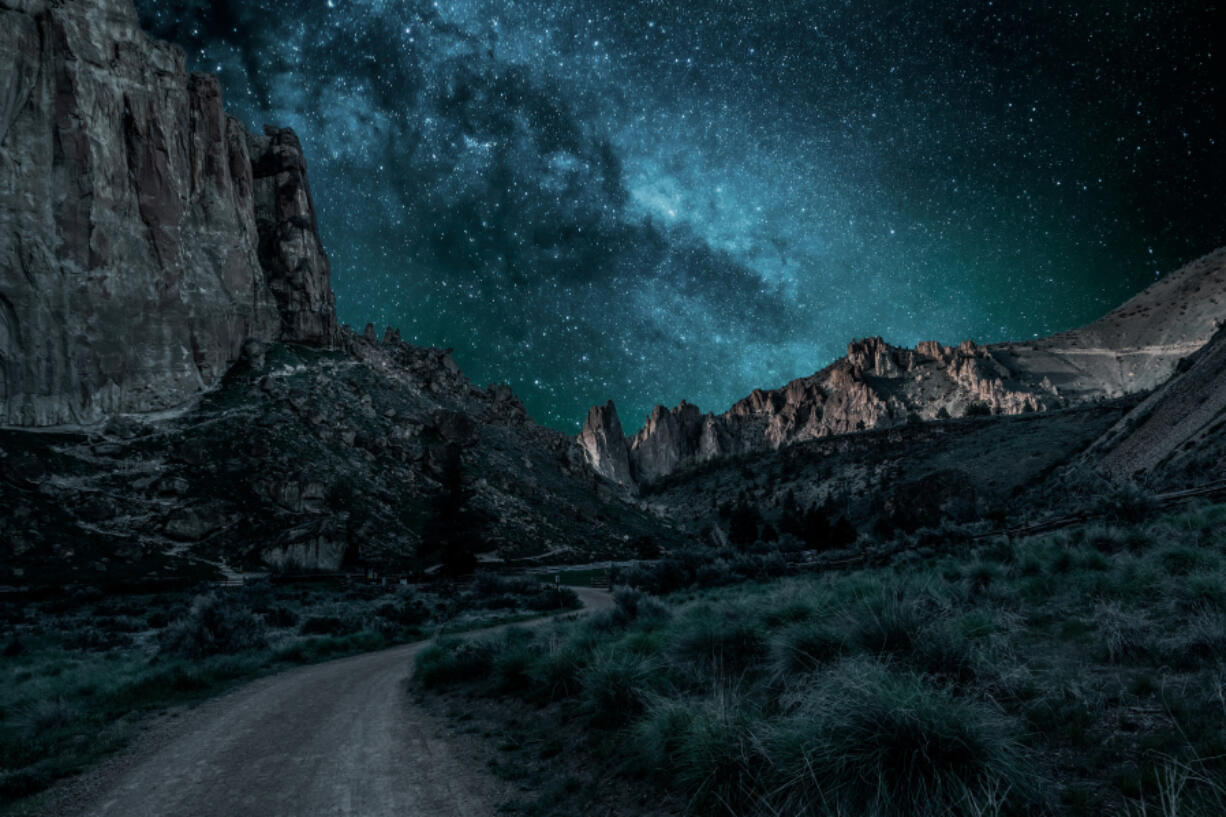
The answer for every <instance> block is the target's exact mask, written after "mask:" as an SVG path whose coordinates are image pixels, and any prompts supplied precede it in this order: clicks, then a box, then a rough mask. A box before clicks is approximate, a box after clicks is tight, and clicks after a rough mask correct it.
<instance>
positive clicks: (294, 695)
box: [53, 588, 612, 817]
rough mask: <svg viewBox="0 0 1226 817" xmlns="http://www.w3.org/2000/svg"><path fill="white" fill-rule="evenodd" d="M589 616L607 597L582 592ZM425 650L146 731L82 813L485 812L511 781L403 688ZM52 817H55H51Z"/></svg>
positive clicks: (370, 659)
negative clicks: (455, 739)
mask: <svg viewBox="0 0 1226 817" xmlns="http://www.w3.org/2000/svg"><path fill="white" fill-rule="evenodd" d="M578 592H579V595H580V598H581V599H582V600H583V602H584V604H585V606H587V607H588V608H589V609H599V608H604V607H609V606H611V604H612V602H611V600H610V597H609V594H608V593H605V592H603V591H599V590H592V589H589V588H582V589H579V590H578ZM423 647H424V644H411V645H407V646H403V647H396V648H393V649H389V650H384V651H382V652H377V653H370V654H367V655H360V656H355V657H353V658H345V659H341V660H337V661H330V662H327V663H324V664H316V665H314V666H310V667H301V668H297V669H293V670H290V671H288V672H284V673H280V674H278V675H274V676H270V677H268V678H263V679H260V680H258V681H254V682H252V683H251V684H248V685H246V686H244V687H242V688H240V689H238V690H235V691H234V692H231V693H228V694H226V695H223V696H221V697H219V698H216V699H213V700H211V701H208V702H207V703H205V704H203V705H201V706H200V707H198V708H196V709H194V710H191V711H189V712H187V713H186V714H184V715H182V716H181V717H179V718H177V719H175V720H174V722H173V723H165V724H161V725H159V726H157V727H155V728H153V729H152V730H150V732H149V733H147V734H145V735H143V736H142V737H141V738H140V739H139V740H138V741H137V743H136V745H135V746H134V747H133V750H132V751H131V752H129V753H128V754H127V756H126V758H125V759H124V760H123V761H120V762H117V763H115V764H112V767H111V768H110V769H109V771H108V769H107V767H103V769H100V770H99V775H100V776H101V778H103V779H102V780H98V781H95V782H94V783H93V785H88V788H89V789H92V791H90V792H88V793H85V792H81V793H80V796H79V797H78V798H74V799H77V801H78V802H77V805H76V807H75V808H67V806H66V805H64V804H61V806H62V808H63V810H59V811H58V813H68V814H76V815H82V817H85V816H86V815H88V817H111V816H112V815H113V816H114V817H189V816H190V817H248V815H249V816H250V817H325V815H338V816H341V815H353V817H392V815H395V817H488V815H492V814H495V813H496V807H497V804H498V803H499V802H500V801H502V800H504V799H505V798H506V797H507V796H508V794H509V792H508V790H507V784H506V783H504V782H501V781H498V780H496V779H495V778H494V777H493V776H492V775H490V774H489V773H487V772H486V771H485V770H484V769H482V768H475V767H474V766H475V764H473V763H472V762H471V761H470V760H469V759H468V758H467V757H464V756H462V755H461V754H459V753H458V752H457V751H456V750H455V749H453V747H452V746H451V745H450V744H449V741H448V739H447V737H446V736H445V735H442V733H441V731H440V727H439V724H438V723H437V722H436V721H434V720H432V719H431V718H430V717H429V716H427V715H425V714H424V713H422V712H420V711H419V710H418V709H417V707H415V706H414V705H413V702H412V700H411V699H410V697H409V695H408V694H406V691H405V683H404V682H405V681H406V680H407V679H408V677H409V675H410V674H411V672H412V666H413V657H414V656H415V655H416V654H417V652H418V651H420V650H421V649H422V648H423ZM53 813H56V812H53Z"/></svg>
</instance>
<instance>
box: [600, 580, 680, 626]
mask: <svg viewBox="0 0 1226 817" xmlns="http://www.w3.org/2000/svg"><path fill="white" fill-rule="evenodd" d="M613 605H614V607H613V619H614V623H617V624H620V625H623V626H624V625H627V624H630V623H631V622H638V623H640V624H642V625H645V626H649V627H653V626H658V625H660V624H663V623H664V622H666V621H668V620H669V619H670V618H671V617H672V611H671V610H669V609H668V606H667V605H665V604H664V602H662V601H660V600H659V599H657V598H654V597H653V596H649V595H647V594H646V593H643V592H641V591H639V590H635V589H633V588H630V587H620V588H618V589H617V590H615V591H613Z"/></svg>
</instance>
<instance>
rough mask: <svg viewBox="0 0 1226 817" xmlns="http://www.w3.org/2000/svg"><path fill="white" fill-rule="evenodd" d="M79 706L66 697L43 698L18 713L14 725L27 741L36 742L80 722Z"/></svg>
mask: <svg viewBox="0 0 1226 817" xmlns="http://www.w3.org/2000/svg"><path fill="white" fill-rule="evenodd" d="M80 717H81V712H80V710H79V709H78V708H77V706H76V705H75V704H73V703H71V702H69V701H68V700H66V699H65V698H64V697H62V696H59V697H55V698H43V699H42V700H38V701H34V702H33V703H31V704H29V705H27V706H25V707H24V708H22V709H21V710H19V711H18V712H17V713H16V717H15V718H14V719H13V720H14V725H15V726H16V727H17V730H18V731H19V732H20V733H21V734H22V735H24V736H25V738H26V739H27V740H34V739H37V738H40V737H42V736H44V735H46V734H47V733H48V732H55V731H58V730H60V729H65V728H67V727H70V726H72V725H73V724H75V723H77V722H78V721H79V720H80Z"/></svg>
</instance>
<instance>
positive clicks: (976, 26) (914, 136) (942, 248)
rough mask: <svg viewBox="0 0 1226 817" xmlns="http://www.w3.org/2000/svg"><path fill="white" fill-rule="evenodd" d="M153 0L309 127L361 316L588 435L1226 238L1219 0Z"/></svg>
mask: <svg viewBox="0 0 1226 817" xmlns="http://www.w3.org/2000/svg"><path fill="white" fill-rule="evenodd" d="M137 6H138V7H139V9H140V11H141V14H142V19H143V21H144V24H145V26H146V28H147V29H148V30H150V31H151V32H153V33H155V34H156V35H158V36H161V37H163V38H165V39H169V40H172V41H174V42H177V43H178V44H179V45H181V46H182V47H183V48H184V49H185V51H186V52H187V54H188V58H189V63H190V64H191V66H192V67H193V68H195V69H198V70H204V71H209V72H211V73H216V74H217V75H219V76H220V78H221V81H222V85H223V88H224V89H225V93H226V99H227V107H228V109H229V110H230V111H231V112H232V113H234V114H235V115H237V116H239V117H240V118H242V119H244V120H245V121H247V122H248V123H249V124H252V125H254V126H257V127H258V126H259V125H260V124H262V123H265V122H268V123H276V124H280V125H288V126H291V127H293V128H294V129H295V130H297V131H298V133H299V135H300V136H301V137H302V141H303V143H304V145H305V147H306V150H307V155H308V160H309V162H310V178H311V184H312V188H313V192H314V195H315V200H316V206H317V209H318V211H319V218H320V227H321V232H322V234H323V239H324V242H325V246H326V247H327V249H328V252H329V254H330V256H331V259H332V264H333V286H334V289H335V290H336V294H337V308H338V311H339V313H340V317H341V319H342V320H343V321H345V322H347V323H349V324H350V325H353V326H355V327H357V328H359V329H360V328H361V327H362V326H364V325H365V324H366V323H367V322H368V321H370V322H373V323H374V324H375V325H376V326H377V327H379V328H382V327H383V326H386V325H390V326H396V327H399V328H400V329H401V330H402V332H403V335H404V337H405V339H406V340H409V341H412V342H415V343H419V344H422V345H433V346H441V347H451V348H454V350H455V357H456V359H457V360H458V362H459V363H460V365H461V366H462V367H463V369H464V370H465V372H466V373H467V374H468V375H469V376H470V377H471V378H472V379H473V380H475V381H476V382H478V383H481V384H485V383H493V382H508V383H510V384H511V385H512V386H513V387H514V388H515V390H516V392H517V393H518V394H519V395H520V396H521V397H522V398H523V400H524V402H525V403H526V405H527V406H528V409H529V412H530V414H531V415H532V416H533V417H534V418H535V419H536V420H537V421H538V422H542V423H544V424H546V425H550V426H553V427H555V428H558V429H561V430H564V431H567V432H574V431H576V430H577V429H578V425H579V423H581V422H582V419H583V417H584V415H585V414H586V410H587V407H588V406H589V405H591V404H593V403H598V402H599V403H603V402H604V401H605V400H606V399H608V398H610V397H611V398H614V399H615V400H616V401H617V404H618V406H619V410H620V413H621V416H622V421H623V423H624V424H625V425H626V427H627V431H632V430H633V429H635V428H637V427H638V426H639V424H640V423H641V419H642V417H643V416H644V415H645V414H646V413H647V412H648V411H649V409H650V408H651V406H653V405H655V404H657V403H664V404H667V405H675V404H676V403H678V402H679V401H680V400H682V399H683V398H684V399H687V400H689V401H690V402H691V403H696V404H698V405H699V406H700V407H702V408H703V409H705V410H714V411H723V410H724V409H726V408H727V407H728V406H729V405H730V404H731V403H732V402H734V401H735V400H737V399H739V398H740V397H742V396H744V395H746V394H747V393H749V392H750V391H751V390H752V389H753V388H755V387H775V386H779V385H782V384H783V383H784V382H786V381H788V380H790V379H792V378H794V377H800V376H805V375H808V374H812V373H813V372H814V371H816V370H818V369H820V368H821V367H823V366H824V365H826V364H827V363H829V362H830V361H831V360H833V359H834V358H835V357H837V356H839V355H842V354H844V353H845V351H846V344H847V341H848V340H850V339H851V338H853V337H863V336H866V335H881V336H883V337H885V339H886V340H888V341H890V342H891V343H895V344H899V345H908V346H909V345H913V344H914V343H916V342H917V341H919V340H924V339H936V340H940V341H942V342H945V343H956V342H958V341H960V340H962V339H964V338H974V339H975V340H978V341H981V342H991V341H999V340H1010V339H1022V338H1028V337H1032V336H1037V335H1043V334H1047V333H1050V332H1054V331H1059V330H1063V329H1068V328H1072V327H1074V326H1077V325H1079V324H1082V323H1086V322H1088V321H1090V320H1092V319H1094V318H1096V317H1097V316H1099V315H1100V314H1102V313H1104V312H1106V311H1107V310H1109V309H1110V308H1113V307H1114V306H1116V305H1117V304H1118V303H1120V302H1122V301H1124V300H1126V299H1127V298H1128V297H1130V296H1131V295H1132V294H1134V293H1135V292H1136V291H1139V290H1140V289H1142V288H1144V287H1145V286H1146V285H1147V284H1148V283H1150V282H1151V281H1153V280H1154V278H1155V277H1156V276H1158V275H1159V274H1161V273H1163V272H1169V271H1171V270H1173V269H1175V268H1177V267H1178V266H1180V265H1181V264H1182V263H1184V262H1186V261H1188V260H1191V259H1192V258H1195V257H1197V256H1199V255H1201V254H1203V253H1205V252H1208V251H1209V250H1212V249H1214V248H1216V247H1218V246H1220V245H1223V244H1226V219H1223V213H1224V212H1226V210H1224V202H1226V196H1224V195H1223V194H1224V193H1226V162H1224V161H1223V155H1222V145H1221V141H1222V139H1223V138H1224V136H1226V134H1224V133H1223V125H1224V124H1226V118H1224V117H1223V113H1222V105H1221V102H1220V99H1219V96H1220V89H1219V87H1218V85H1219V84H1220V77H1221V76H1222V75H1224V72H1223V65H1222V62H1223V61H1222V56H1221V54H1220V53H1218V51H1219V49H1218V43H1217V42H1216V40H1217V38H1218V32H1220V31H1221V30H1223V25H1222V24H1223V19H1222V17H1223V15H1222V14H1221V4H1220V3H1219V2H1203V0H1201V1H1198V2H1191V1H1190V0H1165V1H1164V2H1157V1H1155V2H1138V1H1136V0H1086V1H1085V2H1076V3H1067V2H1054V0H1053V1H1052V2H1039V1H1038V0H1031V1H1030V2H1015V1H1014V0H973V1H972V0H962V2H944V1H943V0H859V1H856V0H769V1H768V0H757V1H756V2H749V0H671V1H670V2H660V0H618V1H617V2H614V0H438V1H437V2H433V1H432V0H404V1H403V2H401V1H400V0H137Z"/></svg>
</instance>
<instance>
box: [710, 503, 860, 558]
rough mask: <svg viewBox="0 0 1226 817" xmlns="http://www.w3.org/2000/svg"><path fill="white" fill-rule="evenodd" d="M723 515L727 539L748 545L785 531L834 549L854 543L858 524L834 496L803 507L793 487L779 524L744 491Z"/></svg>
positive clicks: (808, 544) (809, 544) (810, 544)
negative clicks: (841, 510) (832, 498)
mask: <svg viewBox="0 0 1226 817" xmlns="http://www.w3.org/2000/svg"><path fill="white" fill-rule="evenodd" d="M720 515H721V516H723V517H724V518H725V519H727V520H728V540H729V541H730V542H731V543H732V544H733V545H735V546H737V547H739V548H741V549H745V548H747V547H749V546H750V545H752V544H754V543H755V542H759V541H762V542H771V541H775V540H777V539H778V538H779V535H780V534H786V535H789V536H793V537H795V538H796V539H798V540H799V541H800V542H801V543H802V544H803V545H804V547H805V549H806V550H834V549H836V548H842V547H847V546H849V545H852V544H855V541H856V538H857V533H856V527H855V525H853V524H852V523H851V521H850V520H849V519H848V518H847V517H846V516H845V515H843V514H840V513H838V508H837V506H836V505H835V504H834V502H833V500H829V499H828V500H827V501H826V502H825V503H823V504H821V505H818V504H817V503H816V502H815V503H813V504H811V505H810V506H809V507H808V508H807V509H802V508H801V507H800V504H799V503H798V502H797V500H796V494H795V492H794V491H788V493H787V495H786V496H785V497H784V498H783V506H782V509H781V512H780V515H779V520H778V527H777V528H776V527H775V526H774V525H771V524H770V523H769V522H767V521H766V519H765V518H764V517H763V515H762V512H761V510H759V508H758V507H757V506H756V505H754V504H753V503H751V502H750V501H749V497H748V496H747V495H746V494H745V493H744V492H742V494H741V496H740V497H739V498H738V499H737V501H736V502H735V503H730V504H726V505H725V506H724V507H722V508H721V509H720Z"/></svg>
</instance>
